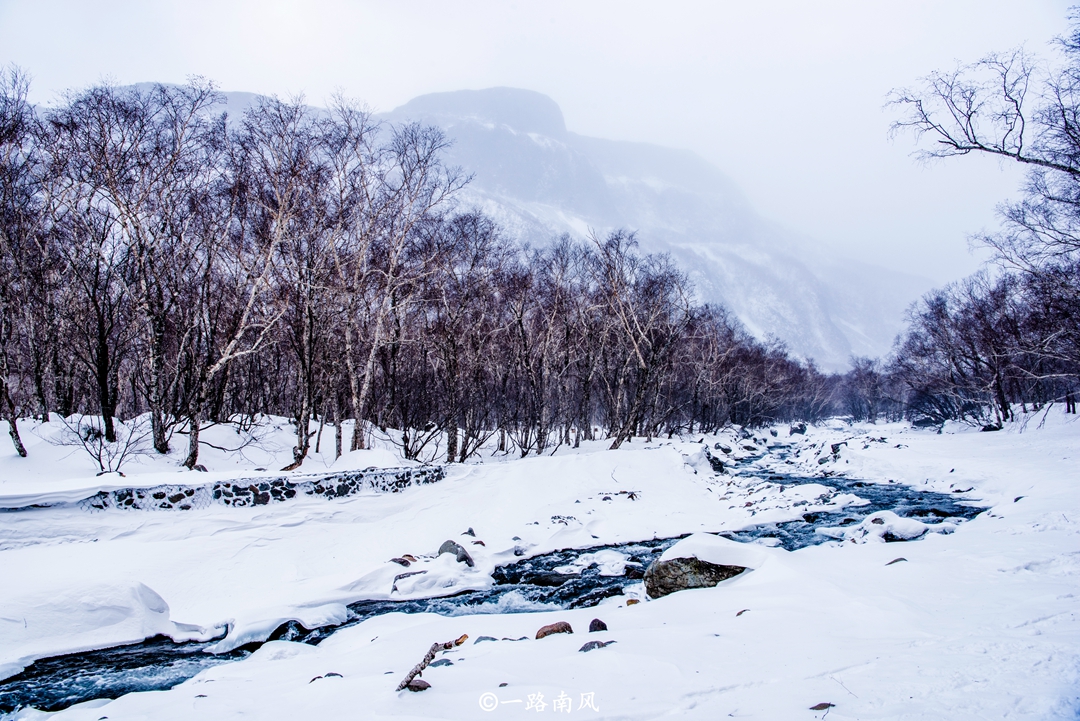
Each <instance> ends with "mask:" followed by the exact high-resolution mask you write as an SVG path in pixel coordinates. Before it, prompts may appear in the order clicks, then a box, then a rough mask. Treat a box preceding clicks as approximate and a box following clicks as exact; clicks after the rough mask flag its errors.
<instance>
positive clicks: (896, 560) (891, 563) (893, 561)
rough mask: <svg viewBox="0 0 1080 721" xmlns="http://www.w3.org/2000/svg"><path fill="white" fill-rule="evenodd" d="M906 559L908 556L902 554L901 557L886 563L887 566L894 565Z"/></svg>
mask: <svg viewBox="0 0 1080 721" xmlns="http://www.w3.org/2000/svg"><path fill="white" fill-rule="evenodd" d="M904 561H907V559H906V558H904V557H903V556H900V558H894V559H893V560H891V561H889V562H888V563H886V564H885V565H886V566H891V565H893V564H894V563H901V562H904Z"/></svg>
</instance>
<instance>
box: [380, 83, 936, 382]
mask: <svg viewBox="0 0 1080 721" xmlns="http://www.w3.org/2000/svg"><path fill="white" fill-rule="evenodd" d="M383 117H384V118H385V119H386V120H389V121H392V122H401V121H410V120H419V121H423V122H426V123H432V124H435V125H438V126H439V127H441V128H443V129H444V131H445V132H446V133H447V135H448V136H449V137H450V138H451V139H452V140H453V141H454V145H453V147H452V148H451V149H450V151H449V152H448V160H449V162H450V163H452V164H456V165H460V166H462V167H463V168H464V169H465V170H467V171H469V172H471V173H473V174H474V179H473V181H472V183H470V185H469V187H468V189H467V191H466V198H465V200H466V202H467V203H470V204H474V205H476V206H479V207H481V208H482V209H484V210H485V211H486V212H488V213H490V214H491V215H492V216H494V217H495V218H496V219H497V220H498V221H499V222H500V223H501V224H502V226H503V227H504V228H505V229H506V231H507V232H508V233H511V234H514V235H517V236H519V237H521V238H523V239H525V240H527V241H529V242H531V243H533V244H541V243H547V242H549V241H550V240H551V239H552V238H553V237H555V236H556V235H558V234H561V233H563V232H568V233H570V234H571V235H575V236H578V237H584V236H585V235H587V234H588V233H589V232H590V231H591V230H592V231H595V232H597V233H598V234H601V235H603V234H605V233H606V232H607V231H609V230H612V229H615V228H627V229H630V230H634V231H636V232H637V234H638V240H639V242H640V245H641V248H642V249H643V250H645V251H649V252H658V251H660V252H668V253H670V254H671V255H672V256H673V257H674V258H676V259H677V260H678V261H679V262H680V263H681V265H682V266H683V267H684V268H686V269H687V271H688V272H689V273H690V276H691V278H692V279H693V281H694V283H695V285H696V287H697V291H698V295H699V297H700V299H701V300H702V301H706V302H720V303H723V304H724V305H725V306H727V307H728V308H730V309H731V310H732V311H733V312H734V313H735V314H736V315H737V316H738V317H739V318H740V319H741V320H742V322H743V323H744V324H745V325H746V327H747V328H748V329H749V330H750V331H751V332H752V333H754V334H755V335H757V336H758V337H761V338H764V337H767V336H769V335H774V336H776V337H778V338H780V339H781V340H783V341H785V342H786V343H787V344H788V346H789V348H790V349H791V350H792V351H793V352H795V353H796V354H798V355H800V356H803V357H805V358H813V359H814V360H815V361H816V362H817V363H818V365H819V366H821V367H822V368H826V369H830V370H833V369H835V370H840V369H843V368H845V367H846V366H847V360H848V358H849V357H850V356H851V355H852V354H855V355H874V356H876V355H882V354H884V353H886V352H888V350H889V348H890V347H891V344H892V341H893V338H894V337H895V335H896V334H897V333H898V332H899V331H900V329H901V327H902V321H903V312H904V310H905V308H906V307H907V306H908V305H909V304H910V303H911V302H912V301H913V300H915V299H917V298H918V297H919V296H920V295H921V294H922V293H923V292H925V291H926V290H927V289H928V288H929V287H930V286H931V282H930V281H929V280H927V279H924V278H918V277H914V276H910V275H907V274H904V273H899V272H896V271H892V270H888V269H886V268H881V267H877V266H872V265H868V264H865V263H860V262H857V261H854V260H850V259H846V258H843V257H838V256H836V255H835V254H832V253H830V252H828V251H825V250H822V249H821V248H820V246H817V247H815V244H813V243H811V242H809V241H807V240H806V239H804V238H801V237H799V236H798V235H797V234H795V233H793V232H791V231H789V230H786V229H784V228H782V227H780V226H778V225H776V224H773V223H770V222H769V221H768V220H766V219H764V218H762V217H761V216H760V215H758V214H757V213H756V212H755V211H754V209H753V208H752V207H751V205H750V204H749V202H748V201H747V199H746V198H745V197H744V196H743V194H742V193H741V191H740V190H739V188H738V187H737V186H736V185H735V183H733V182H732V181H731V179H729V178H728V177H727V176H725V175H724V174H723V173H722V172H721V171H720V170H719V169H718V168H716V167H715V166H713V165H711V164H710V163H708V162H707V161H705V160H704V159H703V158H701V157H700V156H698V155H695V154H694V153H692V152H690V151H687V150H675V149H671V148H664V147H660V146H657V145H650V144H647V143H632V142H621V141H612V140H603V139H600V138H590V137H586V136H582V135H578V134H576V133H573V132H570V131H568V130H567V129H566V123H565V121H564V119H563V114H562V111H561V109H560V108H559V106H558V105H557V104H556V103H555V102H554V101H553V100H552V99H551V98H549V97H547V96H545V95H542V94H540V93H536V92H532V91H529V90H519V89H515V88H490V89H487V90H461V91H456V92H448V93H434V94H430V95H423V96H421V97H418V98H415V99H413V100H411V101H410V102H408V103H406V104H405V105H402V106H401V107H399V108H397V109H395V110H393V111H391V112H390V113H387V114H385V115H384V116H383Z"/></svg>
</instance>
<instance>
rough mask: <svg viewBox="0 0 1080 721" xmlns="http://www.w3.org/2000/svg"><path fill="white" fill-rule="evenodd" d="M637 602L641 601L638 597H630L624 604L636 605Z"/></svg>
mask: <svg viewBox="0 0 1080 721" xmlns="http://www.w3.org/2000/svg"><path fill="white" fill-rule="evenodd" d="M639 603H641V601H639V600H638V599H636V598H631V599H629V600H627V602H626V605H627V606H636V605H637V604H639Z"/></svg>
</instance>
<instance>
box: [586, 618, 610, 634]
mask: <svg viewBox="0 0 1080 721" xmlns="http://www.w3.org/2000/svg"><path fill="white" fill-rule="evenodd" d="M606 630H607V624H606V623H604V622H603V621H601V620H600V619H599V618H594V619H593V620H592V622H591V623H590V624H589V633H596V632H597V631H606Z"/></svg>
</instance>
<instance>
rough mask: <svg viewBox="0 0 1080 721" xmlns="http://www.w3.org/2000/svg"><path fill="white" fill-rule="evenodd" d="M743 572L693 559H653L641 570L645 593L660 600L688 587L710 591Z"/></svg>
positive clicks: (740, 569)
mask: <svg viewBox="0 0 1080 721" xmlns="http://www.w3.org/2000/svg"><path fill="white" fill-rule="evenodd" d="M745 570H746V568H745V567H744V566H723V565H717V564H715V563H709V562H708V561H702V560H700V559H697V558H672V559H670V560H668V561H660V560H657V561H654V562H653V563H652V565H650V566H649V568H648V569H647V570H646V571H645V592H646V593H648V594H649V597H650V598H660V597H661V596H666V595H668V594H669V593H675V592H676V591H685V590H686V589H688V588H712V587H713V586H715V585H716V584H718V583H720V582H721V581H726V580H727V579H729V578H732V577H734V576H737V575H739V574H740V573H742V572H743V571H745Z"/></svg>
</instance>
